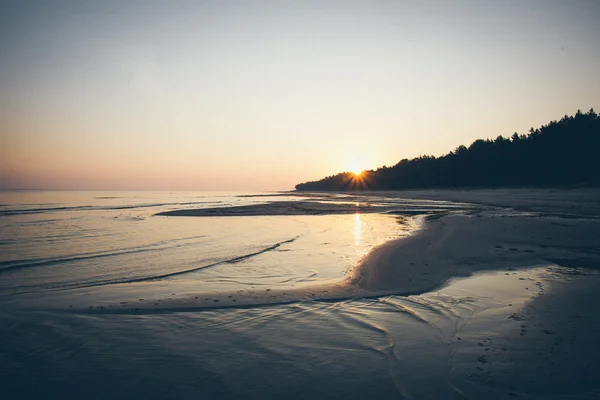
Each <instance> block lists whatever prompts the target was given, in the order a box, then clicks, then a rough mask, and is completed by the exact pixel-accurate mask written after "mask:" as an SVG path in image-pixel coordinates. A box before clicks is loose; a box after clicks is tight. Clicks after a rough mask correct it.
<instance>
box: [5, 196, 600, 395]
mask: <svg viewBox="0 0 600 400" xmlns="http://www.w3.org/2000/svg"><path fill="white" fill-rule="evenodd" d="M245 196H248V197H235V196H229V197H226V198H224V199H226V200H218V199H216V198H210V199H200V200H198V201H206V203H203V204H201V205H199V204H185V205H184V206H183V207H182V205H181V204H169V205H167V206H161V207H162V209H156V207H154V208H148V209H146V208H144V207H140V212H141V213H142V214H135V215H128V217H132V216H133V217H138V218H144V220H143V221H142V220H140V221H138V222H140V223H142V224H146V223H147V224H148V225H147V226H148V227H149V228H152V227H154V226H156V228H152V229H157V230H158V231H160V232H162V233H161V235H164V234H165V233H164V232H170V231H169V229H176V230H178V231H181V230H182V229H185V230H186V237H189V238H191V237H193V235H192V234H195V235H198V236H203V235H204V233H202V232H197V231H196V230H197V229H199V228H198V226H199V224H203V222H202V221H207V222H209V225H208V226H209V228H210V229H211V230H210V231H209V230H207V231H206V232H216V231H215V226H216V225H219V226H220V227H221V228H219V229H223V232H224V234H223V238H229V242H228V243H230V242H231V240H233V239H232V238H233V237H235V236H232V235H238V236H239V237H240V239H239V243H247V242H248V241H250V240H252V238H253V237H254V238H256V237H257V235H261V236H260V237H262V238H263V239H261V243H263V244H261V245H260V246H259V245H258V244H257V245H249V246H248V248H247V249H245V250H243V251H241V250H240V252H239V254H231V252H232V250H229V248H227V249H226V250H223V251H225V252H224V253H223V256H220V255H217V254H221V253H217V250H215V249H213V251H214V252H215V253H214V255H212V256H210V257H208V256H207V258H206V262H204V261H203V262H202V263H200V265H196V264H194V265H190V266H189V267H186V269H176V268H181V265H183V264H185V263H187V261H186V260H185V259H184V258H181V257H182V254H185V252H186V251H187V250H186V249H188V248H189V252H190V257H192V256H193V255H194V254H196V255H195V257H198V256H197V252H198V251H201V252H208V251H209V249H210V248H211V247H209V245H210V243H214V241H215V240H216V239H214V238H215V237H214V236H213V239H211V240H210V241H202V240H204V239H203V238H201V239H194V240H198V241H199V242H197V243H196V242H194V243H195V244H194V245H193V246H192V245H189V246H188V245H185V246H180V245H179V244H177V246H179V247H173V248H172V250H171V247H169V248H165V249H164V250H156V251H155V250H154V247H152V248H151V249H150V250H148V253H149V257H151V258H150V259H152V258H156V257H158V256H159V255H160V252H163V253H164V252H165V251H166V252H168V253H167V255H168V257H169V258H170V259H173V258H174V257H180V258H181V261H179V262H178V263H176V264H173V266H170V267H169V268H164V267H162V268H160V269H156V270H154V269H148V272H147V274H146V275H143V276H142V275H141V272H140V270H139V269H135V271H133V270H132V271H131V272H127V275H125V273H124V272H122V271H120V270H117V269H115V272H111V273H114V274H115V276H114V279H113V278H112V277H111V278H110V282H108V283H107V282H104V281H107V280H108V276H105V277H104V278H102V280H100V279H96V278H94V279H95V280H94V279H92V278H91V277H90V274H89V273H86V275H85V279H83V278H82V280H80V283H73V282H71V281H69V283H68V285H67V284H65V283H60V285H61V286H59V283H58V282H59V281H58V280H57V279H58V277H57V276H54V275H52V276H51V275H50V272H48V271H49V267H47V266H46V265H43V266H42V267H41V268H40V267H39V266H32V265H31V264H33V262H29V264H25V263H24V262H23V261H19V263H17V262H16V261H10V260H9V261H3V265H2V266H3V268H8V269H7V270H6V271H3V272H2V277H3V278H5V279H14V282H20V281H21V280H25V279H26V278H28V279H42V278H41V277H39V278H38V277H36V275H34V273H42V271H47V272H44V274H48V276H46V275H44V279H45V282H46V286H45V287H42V288H40V289H36V288H37V286H33V285H32V284H28V285H29V286H27V289H26V290H25V289H23V290H22V291H15V290H14V288H12V289H11V291H10V292H9V291H6V292H5V293H3V296H2V297H3V298H2V301H3V304H4V306H3V308H2V311H1V313H0V319H1V320H2V325H1V327H0V338H1V339H2V341H1V344H0V355H1V356H2V359H3V360H5V362H3V366H2V367H1V368H2V371H1V372H2V378H1V379H2V386H3V388H4V390H5V393H7V394H8V396H9V397H10V398H40V397H43V398H58V397H61V396H65V395H68V396H84V397H87V398H107V397H117V398H124V397H131V396H134V397H140V396H144V397H149V398H187V397H191V396H195V397H196V396H199V397H206V398H209V397H210V398H240V397H241V398H280V397H287V398H307V397H316V398H325V397H327V398H357V399H358V398H364V397H367V396H368V397H375V398H390V399H392V398H405V399H437V398H453V399H511V398H526V399H593V398H598V396H600V384H599V383H597V381H596V379H595V376H597V374H598V373H599V372H600V363H598V361H597V360H598V357H599V356H600V343H598V342H599V341H600V339H599V338H600V335H598V330H599V328H600V323H599V322H598V320H597V318H596V310H595V304H598V301H600V292H599V291H598V290H597V288H598V287H600V274H599V272H600V268H599V267H600V241H599V240H598V238H600V219H599V218H598V213H597V210H598V208H599V207H600V206H599V204H600V201H599V200H598V199H600V196H599V192H598V191H597V190H594V189H573V190H551V189H537V190H529V189H507V190H499V189H498V190H489V191H488V190H483V191H476V190H472V191H419V192H378V193H366V194H365V193H340V194H331V195H329V194H306V193H296V194H294V193H281V194H272V195H270V197H268V198H264V197H259V195H252V194H250V195H245ZM98 197H99V196H98ZM238 199H239V200H241V201H239V202H238ZM219 201H223V202H224V203H218V202H219ZM171 203H188V202H187V201H173V202H171ZM239 203H243V204H239ZM145 204H146V203H145ZM103 207H104V206H103ZM240 207H241V208H240ZM15 209H17V208H15V207H13V208H12V211H11V212H13V214H14V210H15ZM127 210H137V209H132V208H128V209H127ZM270 210H271V211H270ZM8 211H10V210H8ZM86 212H87V211H86ZM120 212H121V211H120ZM98 213H99V214H98V215H100V216H103V215H104V214H103V213H107V214H106V215H111V218H112V219H110V223H111V224H113V223H114V220H115V219H114V218H113V217H112V215H113V214H108V213H114V210H104V211H98ZM136 213H137V211H136ZM23 215H25V216H23ZM23 215H21V216H13V217H11V218H30V215H31V214H23ZM53 215H55V216H56V215H57V214H53ZM77 215H80V214H77ZM184 215H185V216H184ZM216 215H218V216H216ZM44 218H45V219H47V218H48V216H45V217H44ZM261 218H262V219H261ZM10 221H15V220H14V219H11V220H10ZM253 221H259V223H255V222H253ZM94 223H97V222H94ZM129 223H130V222H127V224H129ZM264 224H268V226H269V227H267V228H266V229H265V230H264V232H262V231H261V230H260V229H262V228H261V227H262V226H263V225H264ZM111 226H112V225H111ZM119 226H120V225H119ZM128 226H129V225H128ZM144 226H146V225H144ZM240 226H244V227H245V228H244V229H240V230H239V233H236V232H238V231H235V229H236V227H238V228H239V227H240ZM111 229H114V228H111ZM203 229H204V228H203ZM206 229H208V228H206ZM174 232H175V231H174ZM206 234H207V233H206ZM137 235H138V236H139V234H137ZM213 235H214V233H213ZM3 238H4V239H5V240H6V239H7V238H6V236H3ZM95 240H96V239H95ZM171 240H172V241H173V242H174V243H175V239H171ZM189 240H192V239H188V241H189ZM163 242H164V240H163ZM180 242H181V241H179V242H177V243H180ZM238 247H239V246H238ZM142 250H144V251H146V250H145V248H143V249H142ZM128 251H132V250H128ZM136 251H137V250H136ZM219 251H220V250H219ZM119 254H120V253H119ZM136 254H137V253H136ZM143 254H145V253H143ZM178 254H179V256H178ZM87 257H90V256H87ZM122 257H123V256H121V255H119V256H116V258H114V259H111V261H110V264H107V265H114V264H115V261H118V260H124V259H123V258H122ZM71 258H73V257H71ZM66 259H67V257H63V258H62V259H61V260H66ZM150 259H148V260H150ZM87 260H88V261H85V260H83V261H77V260H76V261H49V260H48V261H45V262H46V263H47V265H50V263H52V262H55V263H57V265H58V266H59V267H60V266H63V264H64V268H66V269H67V270H68V269H69V268H71V270H73V267H74V266H79V264H77V263H79V262H84V263H85V262H88V263H89V262H90V261H89V260H91V259H90V258H88V259H87ZM93 260H96V259H93ZM102 260H103V258H102ZM344 260H345V261H344ZM103 262H104V261H103ZM122 262H124V261H122ZM143 262H144V263H147V262H149V261H147V260H146V259H144V260H143ZM11 263H12V264H11ZM37 263H38V264H40V263H41V261H37ZM68 263H75V264H68ZM117 264H118V263H117ZM15 265H16V266H17V267H15ZM23 265H25V266H23ZM36 265H37V264H36ZM52 265H54V264H52ZM186 265H187V264H186ZM336 265H337V266H336ZM207 266H209V267H207ZM333 266H336V267H335V268H332V267H333ZM82 267H83V266H82ZM10 268H12V269H10ZM52 268H54V267H52ZM97 268H104V269H105V270H106V268H108V267H107V266H105V265H104V264H99V265H98V266H97ZM157 268H158V267H157ZM236 269H237V270H236ZM37 271H39V272H37ZM24 274H26V275H24ZM111 276H112V275H111ZM117 278H118V279H117ZM61 279H62V278H61ZM286 280H288V281H286ZM234 281H235V282H234ZM49 282H55V283H52V285H54V286H52V287H50V286H48V285H50V284H51V283H49ZM61 282H62V281H61ZM6 290H8V289H6ZM31 379H34V380H35V382H36V384H35V385H28V384H27V382H28V381H29V380H31Z"/></svg>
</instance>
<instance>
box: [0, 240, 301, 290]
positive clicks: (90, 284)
mask: <svg viewBox="0 0 600 400" xmlns="http://www.w3.org/2000/svg"><path fill="white" fill-rule="evenodd" d="M299 237H300V236H296V237H294V238H292V239H287V240H283V241H281V242H278V243H275V244H273V245H271V246H268V247H265V248H263V249H261V250H259V251H255V252H252V253H247V254H243V255H240V256H236V257H232V258H229V259H225V260H220V261H217V262H213V263H210V264H205V265H202V266H199V267H194V268H190V269H185V270H182V271H176V272H170V273H167V274H160V275H151V276H143V277H137V278H136V277H133V278H122V279H105V280H95V281H88V282H79V283H73V284H64V283H62V284H59V285H60V286H57V287H54V288H48V286H44V288H46V290H44V291H57V290H65V289H82V288H89V287H97V286H106V285H116V284H124V283H138V282H149V281H156V280H161V279H167V278H171V277H174V276H179V275H184V274H189V273H192V272H196V271H200V270H203V269H207V268H212V267H216V266H218V265H223V264H236V263H239V262H242V261H244V260H247V259H249V258H251V257H255V256H258V255H260V254H263V253H266V252H268V251H273V250H276V249H277V248H278V247H280V246H281V245H283V244H286V243H292V242H293V241H295V240H296V239H298V238H299ZM179 246H185V245H179ZM179 246H177V247H179ZM153 250H160V249H156V248H153V249H142V250H133V251H128V252H120V253H119V254H116V253H113V254H109V255H99V256H95V257H94V256H89V257H71V258H64V259H62V260H61V261H58V260H49V261H47V262H45V263H43V262H40V263H37V264H32V263H31V264H29V265H28V266H25V265H16V266H11V267H8V268H3V269H0V272H4V271H7V270H10V269H17V268H26V267H31V266H40V265H50V264H55V263H59V262H65V261H71V260H75V261H78V260H82V259H83V260H85V259H90V258H98V257H105V256H114V255H121V254H128V253H129V254H130V253H137V252H143V251H153ZM23 293H29V292H19V293H12V294H23Z"/></svg>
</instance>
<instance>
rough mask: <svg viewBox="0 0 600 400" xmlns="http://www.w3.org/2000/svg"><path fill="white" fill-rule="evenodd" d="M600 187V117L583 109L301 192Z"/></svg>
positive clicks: (303, 186)
mask: <svg viewBox="0 0 600 400" xmlns="http://www.w3.org/2000/svg"><path fill="white" fill-rule="evenodd" d="M599 184H600V118H599V117H598V114H596V112H595V111H594V109H593V108H592V109H590V111H589V112H587V113H585V114H584V113H582V112H581V110H578V111H577V113H576V114H575V115H574V116H568V115H565V116H564V117H563V118H562V119H561V120H560V121H551V122H550V123H548V124H547V125H543V126H542V127H540V128H539V129H533V128H531V129H530V130H529V132H528V133H527V134H521V135H519V134H518V133H516V132H515V133H514V134H513V135H512V136H511V137H510V138H505V137H503V136H498V137H497V138H496V139H494V140H491V139H486V140H483V139H478V140H475V141H474V142H473V143H471V145H470V146H469V147H466V146H464V145H461V146H458V147H457V148H456V149H455V150H454V151H451V152H449V153H448V154H445V155H443V156H440V157H434V156H430V155H423V156H420V157H417V158H413V159H411V160H409V159H403V160H401V161H400V162H399V163H397V164H396V165H394V166H391V167H387V166H383V167H381V168H378V169H376V170H370V171H364V172H363V173H362V174H360V175H355V174H354V173H352V172H342V173H339V174H337V175H332V176H328V177H326V178H323V179H321V180H318V181H312V182H305V183H300V184H298V185H296V190H311V191H348V190H399V189H432V188H459V187H462V188H464V187H502V186H572V185H584V186H585V185H590V186H597V185H599Z"/></svg>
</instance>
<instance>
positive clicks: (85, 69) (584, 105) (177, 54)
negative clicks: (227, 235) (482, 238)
mask: <svg viewBox="0 0 600 400" xmlns="http://www.w3.org/2000/svg"><path fill="white" fill-rule="evenodd" d="M598 21H600V1H596V0H565V1H556V0H531V1H524V0H507V1H480V0H477V1H475V0H473V1H466V0H465V1H446V0H440V1H399V0H397V1H360V2H355V1H293V2H292V1H289V2H287V1H275V0H274V1H266V0H265V1H242V0H240V1H216V0H214V1H204V2H202V1H146V0H144V1H39V2H34V1H14V2H12V4H11V2H3V6H2V12H1V13H0V188H46V189H49V188H63V189H115V190H126V189H129V190H136V189H141V190H153V189H166V190H286V189H292V188H293V186H294V185H295V184H296V183H299V182H303V181H307V180H315V179H320V178H322V177H324V176H326V175H332V174H335V173H338V172H341V171H345V170H350V169H353V168H357V167H359V168H369V169H370V168H376V167H378V166H382V165H393V164H396V163H397V162H398V161H399V160H400V159H402V158H411V157H415V156H418V155H421V154H433V155H436V156H437V155H441V154H443V153H446V152H448V151H450V150H453V149H454V148H456V147H457V146H458V145H460V144H466V145H468V144H469V143H471V142H472V141H473V140H474V139H477V138H493V137H496V136H498V135H504V136H507V135H510V134H512V133H513V132H515V131H517V132H519V133H526V131H527V130H528V129H529V128H530V127H532V126H533V127H538V126H540V125H541V124H544V123H547V122H549V121H550V120H553V119H560V118H561V117H562V116H563V115H565V114H574V113H575V111H577V109H582V110H583V111H587V110H588V109H589V108H591V107H595V108H596V110H597V111H598V110H599V109H600V73H599V70H600V68H599V67H600V23H598Z"/></svg>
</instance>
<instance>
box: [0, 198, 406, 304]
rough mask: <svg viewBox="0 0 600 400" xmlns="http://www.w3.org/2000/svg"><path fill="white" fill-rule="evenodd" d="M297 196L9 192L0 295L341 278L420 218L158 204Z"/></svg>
mask: <svg viewBox="0 0 600 400" xmlns="http://www.w3.org/2000/svg"><path fill="white" fill-rule="evenodd" d="M241 196H243V197H241ZM290 199H291V197H287V196H274V197H264V196H260V197H248V195H247V194H246V195H243V194H239V193H140V192H129V193H128V192H109V193H101V192H3V193H2V198H1V199H0V203H1V204H2V206H1V208H0V218H1V219H2V228H1V231H0V250H1V251H0V276H1V278H2V279H1V280H0V296H1V297H4V298H7V300H10V301H18V300H22V299H31V300H33V301H34V302H35V300H36V299H39V298H40V297H43V298H44V302H45V304H46V305H47V302H48V299H49V298H60V297H65V296H70V295H73V294H77V295H78V296H81V295H82V294H83V295H88V297H89V298H93V299H94V300H95V301H102V300H103V299H106V298H110V299H111V300H117V299H119V296H121V297H122V298H120V299H119V300H123V301H129V300H132V299H131V296H130V295H129V293H135V296H141V295H143V296H144V297H146V298H148V297H152V298H157V297H158V298H160V297H161V296H164V295H166V294H169V295H170V296H173V293H175V295H183V294H185V293H189V292H190V291H191V292H196V293H203V292H215V291H234V290H243V289H251V288H253V287H254V288H256V287H265V288H278V287H283V288H285V287H297V286H300V285H303V284H304V285H305V284H314V283H323V282H327V281H331V280H339V279H341V278H343V276H344V274H345V273H346V272H347V271H348V269H349V268H351V267H352V266H353V265H354V264H355V263H356V261H357V260H358V259H359V258H360V257H361V256H362V255H364V254H365V253H366V252H367V251H368V250H369V249H371V248H372V247H373V246H375V245H378V244H381V243H383V242H385V241H387V240H389V239H393V238H397V237H400V236H403V235H407V234H409V233H410V232H412V231H413V230H414V229H415V228H416V221H415V219H414V218H408V217H398V216H392V215H381V214H362V215H361V214H346V215H310V216H307V215H290V216H277V217H269V216H261V217H206V218H193V217H160V216H154V214H156V213H158V212H161V211H165V210H170V209H174V208H182V207H188V208H192V207H193V208H208V207H215V206H217V207H229V206H234V205H248V204H259V203H263V202H266V201H286V200H287V201H289V200H290ZM293 200H294V201H295V200H297V198H293ZM125 284H126V285H125ZM136 298H137V297H136ZM74 301H77V299H75V300H74ZM88 301H89V300H88Z"/></svg>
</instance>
